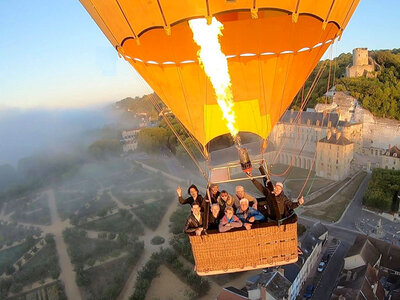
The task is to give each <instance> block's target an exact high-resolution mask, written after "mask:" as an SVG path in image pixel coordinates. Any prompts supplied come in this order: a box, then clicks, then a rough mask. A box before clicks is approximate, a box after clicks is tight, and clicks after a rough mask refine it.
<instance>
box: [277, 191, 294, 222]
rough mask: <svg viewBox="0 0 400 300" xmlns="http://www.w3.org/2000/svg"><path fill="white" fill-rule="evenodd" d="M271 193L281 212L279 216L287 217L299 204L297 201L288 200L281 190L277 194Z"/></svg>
mask: <svg viewBox="0 0 400 300" xmlns="http://www.w3.org/2000/svg"><path fill="white" fill-rule="evenodd" d="M273 195H274V197H275V199H276V202H277V204H278V207H279V211H280V212H281V218H286V217H289V216H290V215H291V214H292V212H293V210H294V209H295V208H296V207H298V206H299V203H298V202H292V201H290V200H289V198H288V197H286V195H285V193H284V192H283V191H282V192H281V193H280V194H279V195H278V196H275V194H273Z"/></svg>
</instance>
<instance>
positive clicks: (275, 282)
mask: <svg viewBox="0 0 400 300" xmlns="http://www.w3.org/2000/svg"><path fill="white" fill-rule="evenodd" d="M291 285H292V283H291V282H290V281H289V280H287V279H286V278H285V277H284V276H282V274H281V273H279V272H273V273H272V278H271V279H270V280H269V281H268V282H267V283H266V284H265V288H266V290H267V292H268V293H269V294H270V295H271V296H272V297H274V298H275V299H282V298H284V297H287V294H288V290H289V288H290V286H291Z"/></svg>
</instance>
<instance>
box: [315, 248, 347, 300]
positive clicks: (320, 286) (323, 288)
mask: <svg viewBox="0 0 400 300" xmlns="http://www.w3.org/2000/svg"><path fill="white" fill-rule="evenodd" d="M349 247H350V245H349V244H345V243H340V244H339V246H338V248H337V249H336V251H335V252H334V253H333V255H332V256H331V258H330V260H329V262H328V264H327V266H326V267H325V270H324V271H323V273H322V274H321V277H320V281H319V282H317V286H316V288H315V291H314V294H313V296H312V299H315V300H322V299H330V297H331V294H332V291H333V290H334V289H335V287H336V279H337V278H338V276H339V275H340V272H341V271H342V268H343V263H344V262H343V258H344V256H345V255H346V253H347V251H348V250H349Z"/></svg>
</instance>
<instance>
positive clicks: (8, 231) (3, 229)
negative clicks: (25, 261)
mask: <svg viewBox="0 0 400 300" xmlns="http://www.w3.org/2000/svg"><path fill="white" fill-rule="evenodd" d="M40 235H41V230H40V229H38V228H37V227H31V226H29V227H28V226H24V225H18V224H17V223H15V222H5V221H2V222H0V250H1V249H3V248H6V247H10V246H11V245H13V244H14V243H22V242H23V241H24V240H25V239H26V238H27V237H32V236H40Z"/></svg>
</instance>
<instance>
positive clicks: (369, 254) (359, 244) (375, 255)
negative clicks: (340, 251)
mask: <svg viewBox="0 0 400 300" xmlns="http://www.w3.org/2000/svg"><path fill="white" fill-rule="evenodd" d="M354 255H361V257H362V259H363V260H364V262H365V264H368V263H369V264H370V265H372V266H373V265H375V263H376V262H377V261H378V259H379V256H380V253H379V251H378V249H377V248H376V247H375V246H374V245H373V244H372V243H371V242H370V241H369V240H368V238H367V236H365V235H358V236H357V238H356V240H355V242H354V244H353V246H351V248H350V249H349V251H348V252H347V255H346V257H351V256H354Z"/></svg>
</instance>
